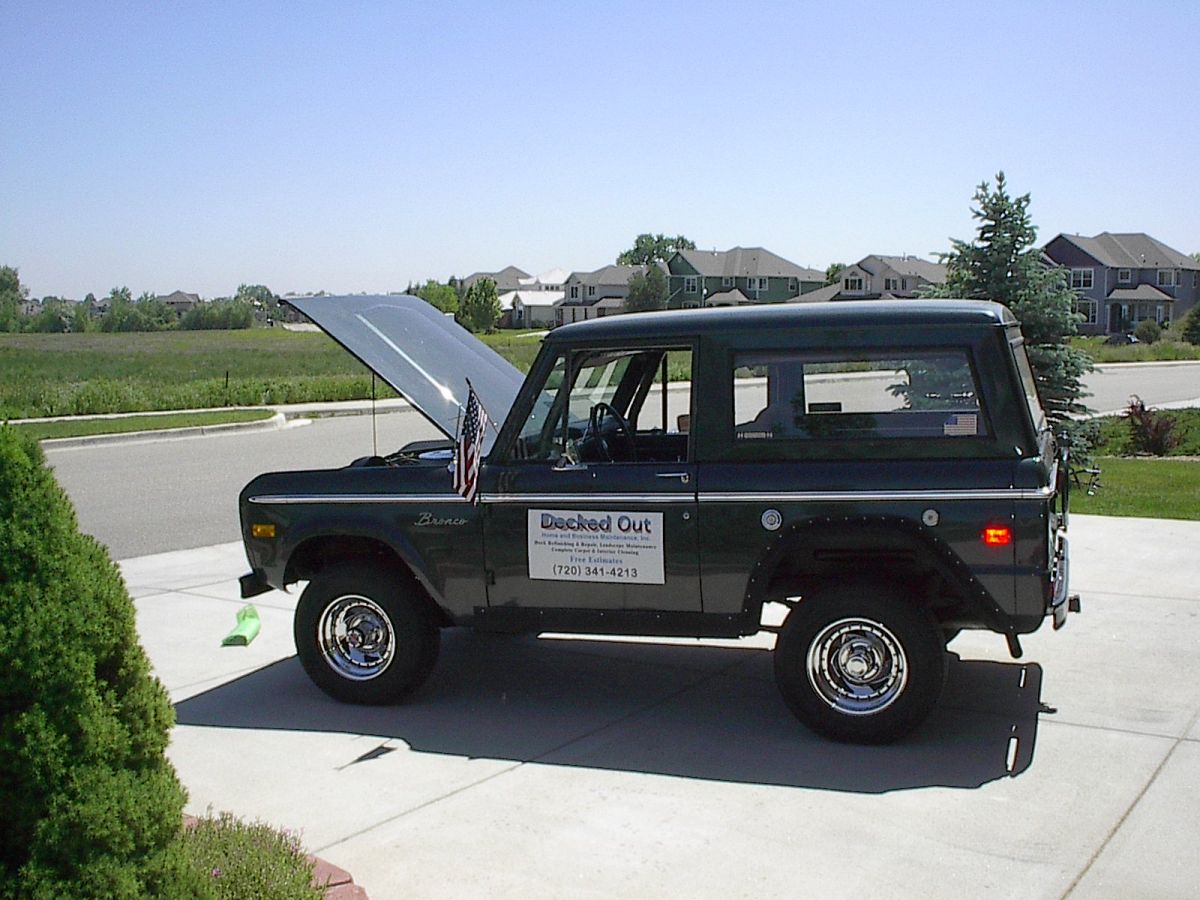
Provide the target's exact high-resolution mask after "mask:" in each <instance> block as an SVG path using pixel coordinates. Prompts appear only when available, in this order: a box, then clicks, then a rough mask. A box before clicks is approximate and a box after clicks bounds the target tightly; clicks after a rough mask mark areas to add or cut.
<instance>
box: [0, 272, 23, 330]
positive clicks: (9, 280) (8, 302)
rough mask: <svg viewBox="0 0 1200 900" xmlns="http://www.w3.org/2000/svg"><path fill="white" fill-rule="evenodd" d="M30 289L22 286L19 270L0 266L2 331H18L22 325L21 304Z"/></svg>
mask: <svg viewBox="0 0 1200 900" xmlns="http://www.w3.org/2000/svg"><path fill="white" fill-rule="evenodd" d="M28 296H29V288H27V287H25V286H23V285H22V284H21V278H20V276H19V275H18V274H17V270H16V269H15V268H13V267H12V266H0V331H17V330H19V328H20V323H21V303H22V302H23V301H24V300H25V298H26V297H28Z"/></svg>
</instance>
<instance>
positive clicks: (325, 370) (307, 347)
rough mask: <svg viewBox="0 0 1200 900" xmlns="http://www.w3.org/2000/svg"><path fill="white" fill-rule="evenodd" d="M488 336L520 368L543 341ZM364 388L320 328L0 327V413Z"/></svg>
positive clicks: (276, 399)
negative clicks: (71, 330)
mask: <svg viewBox="0 0 1200 900" xmlns="http://www.w3.org/2000/svg"><path fill="white" fill-rule="evenodd" d="M487 342H488V343H489V344H491V345H492V346H493V347H495V349H496V350H497V351H498V352H500V353H501V354H502V355H504V356H506V357H507V358H509V359H510V360H512V362H513V363H514V364H515V365H516V366H517V367H518V368H520V369H522V370H527V369H528V368H529V365H530V364H531V363H532V361H533V357H534V356H535V355H536V354H537V351H538V348H539V347H540V345H541V342H540V341H539V340H538V339H537V337H536V336H530V337H522V336H521V333H519V332H512V333H508V332H506V333H502V334H498V335H489V336H488V337H487ZM376 390H377V396H379V397H388V396H393V395H394V394H393V392H392V391H391V389H390V388H388V387H387V385H385V384H383V383H382V382H379V383H377V386H376ZM370 396H371V373H370V371H369V370H368V369H367V368H366V367H364V366H363V365H362V364H361V363H359V362H358V361H357V360H356V359H354V357H352V356H351V355H350V354H349V353H347V352H346V351H345V350H343V349H342V348H341V347H340V346H338V345H337V344H335V343H334V342H333V341H332V340H331V339H330V338H328V337H326V336H325V335H324V334H320V333H317V332H294V331H286V330H284V329H282V328H278V329H276V328H255V329H248V330H244V331H187V332H183V331H178V332H158V333H135V334H100V333H89V334H0V419H5V418H13V419H18V418H27V417H32V416H64V415H88V414H94V413H112V412H145V411H150V410H168V409H203V408H207V407H215V406H262V405H265V404H272V403H307V402H313V401H321V400H361V399H366V398H368V397H370Z"/></svg>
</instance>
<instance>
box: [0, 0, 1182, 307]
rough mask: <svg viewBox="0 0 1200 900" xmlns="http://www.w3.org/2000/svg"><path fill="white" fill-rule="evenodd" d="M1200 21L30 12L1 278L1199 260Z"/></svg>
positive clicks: (685, 10) (8, 33)
mask: <svg viewBox="0 0 1200 900" xmlns="http://www.w3.org/2000/svg"><path fill="white" fill-rule="evenodd" d="M1198 39H1200V4H1194V3H1184V2H1178V3H1144V4H1128V3H1122V4H1116V3H1076V2H1062V3H1023V2H1018V3H986V4H985V3H972V2H969V0H959V2H954V3H933V2H928V3H926V2H908V3H888V2H883V3H853V2H845V3H837V4H834V3H753V2H750V3H741V4H737V5H728V6H726V5H715V4H705V3H699V2H692V3H670V2H659V3H653V4H644V3H627V2H612V3H606V4H585V3H510V4H495V5H493V4H486V3H470V2H467V3H460V4H444V3H379V4H375V3H330V4H320V3H287V4H269V3H253V2H243V3H220V2H213V3H203V4H191V3H148V4H139V3H113V4H94V5H93V4H54V3H41V2H39V3H24V4H17V3H11V4H7V5H6V8H5V13H4V27H3V29H0V54H2V57H0V58H3V60H4V74H3V76H2V77H0V121H3V123H4V126H3V128H2V129H0V264H6V265H14V266H17V267H19V269H20V272H21V278H22V281H23V282H24V283H25V284H27V285H28V286H29V287H30V288H31V290H32V292H33V294H34V296H41V295H44V294H59V295H66V296H71V297H82V296H83V295H84V294H86V293H87V292H88V291H92V292H94V293H96V294H98V295H99V294H103V293H106V292H107V291H108V290H109V288H111V287H113V286H114V285H128V286H129V287H130V288H131V289H132V290H133V292H134V294H135V295H136V294H139V293H141V292H142V291H144V290H148V291H152V292H156V293H166V292H169V291H172V290H175V289H177V288H178V289H183V290H188V291H197V292H199V293H201V294H202V295H203V296H206V297H211V296H221V295H228V294H231V293H232V292H233V291H234V290H235V289H236V287H237V285H238V284H239V283H241V282H249V283H264V284H267V285H268V286H270V287H271V289H272V290H274V291H276V292H277V293H284V292H287V291H316V290H327V291H330V292H357V291H372V292H374V291H388V290H399V289H402V288H403V287H404V286H405V285H406V284H407V283H408V282H409V281H410V280H414V281H415V280H423V279H425V278H437V279H439V280H444V279H445V278H447V277H448V276H449V275H451V274H457V275H460V276H462V275H466V274H469V273H470V272H471V271H474V270H480V269H495V268H499V267H502V266H504V265H507V264H510V263H512V264H515V265H518V266H521V267H522V268H524V269H526V270H528V271H530V272H538V271H542V270H545V269H549V268H551V267H555V266H563V267H565V268H568V269H593V268H596V267H599V266H601V265H603V264H605V263H607V262H611V261H612V260H613V258H614V257H615V256H616V254H617V253H618V252H620V251H621V250H622V249H624V248H626V247H628V246H629V245H630V244H632V241H633V238H634V236H635V235H636V234H638V233H639V232H644V231H652V232H659V231H662V232H666V233H669V234H675V233H683V234H685V235H687V236H688V237H690V238H691V239H693V240H694V241H696V242H697V244H698V245H699V246H700V247H704V248H708V247H716V248H726V247H730V246H734V245H742V246H753V245H762V246H765V247H767V248H769V249H771V250H773V251H775V252H776V253H779V254H781V255H782V256H784V257H787V258H789V259H791V260H793V261H795V262H797V263H800V264H802V265H810V266H814V267H817V268H824V267H825V266H826V265H827V264H829V263H830V262H834V261H840V262H853V261H855V260H857V259H859V258H861V257H862V256H864V255H866V254H868V253H904V252H907V253H917V254H922V255H926V256H929V255H931V254H933V253H934V252H936V251H940V250H944V249H946V248H947V246H948V242H949V238H950V237H962V238H969V237H970V236H971V235H972V233H973V223H972V220H971V217H970V199H971V194H972V193H973V190H974V187H975V185H977V184H978V183H979V182H980V181H982V180H984V179H988V178H990V177H991V176H992V175H994V174H995V172H996V171H998V170H1000V169H1003V170H1004V171H1005V173H1006V174H1007V176H1008V179H1009V183H1010V186H1011V187H1012V189H1013V190H1014V192H1016V193H1025V192H1029V193H1031V194H1032V197H1033V201H1032V206H1031V211H1032V213H1033V218H1034V222H1035V224H1036V225H1037V226H1038V228H1039V232H1040V237H1041V239H1042V240H1043V241H1044V240H1048V239H1049V238H1051V237H1053V236H1054V235H1055V234H1057V233H1058V232H1060V231H1068V232H1079V233H1083V234H1094V233H1096V232H1099V231H1104V230H1110V231H1146V232H1148V233H1150V234H1152V235H1154V236H1155V237H1157V238H1159V239H1160V240H1163V241H1165V242H1166V243H1167V244H1169V245H1171V246H1173V247H1175V248H1176V249H1178V250H1181V251H1183V252H1187V253H1190V252H1194V251H1197V250H1200V181H1198V179H1197V177H1196V175H1197V172H1196V169H1197V161H1198V160H1200V115H1197V111H1198V110H1200V90H1198V88H1200V75H1198V74H1197V73H1198V72H1200V67H1198V66H1197V63H1196V59H1197V56H1196V53H1197V49H1196V48H1197V44H1198Z"/></svg>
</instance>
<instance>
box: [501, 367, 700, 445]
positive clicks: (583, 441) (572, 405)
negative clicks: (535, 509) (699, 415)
mask: <svg viewBox="0 0 1200 900" xmlns="http://www.w3.org/2000/svg"><path fill="white" fill-rule="evenodd" d="M691 365H692V353H691V350H690V349H687V348H679V349H674V348H654V349H649V350H647V349H642V348H639V349H636V350H632V349H631V350H621V349H603V350H590V351H581V352H575V353H570V352H564V353H563V354H562V355H560V356H559V357H558V358H557V359H555V361H554V365H553V368H552V369H551V370H550V373H549V375H548V376H547V378H546V381H545V383H544V385H543V387H542V389H541V391H540V392H539V393H538V397H537V400H536V401H535V403H534V406H533V409H532V410H531V412H530V414H529V416H528V418H527V419H526V421H525V425H524V427H523V428H522V429H521V433H520V436H519V437H518V439H517V445H516V448H515V450H514V452H513V456H514V458H515V459H517V460H525V461H543V462H546V461H550V462H556V463H557V462H559V461H561V460H562V459H563V457H564V456H565V457H567V458H568V459H569V460H572V461H576V462H581V463H615V462H677V461H678V462H682V461H685V460H687V459H688V453H689V436H688V432H689V425H690V421H691Z"/></svg>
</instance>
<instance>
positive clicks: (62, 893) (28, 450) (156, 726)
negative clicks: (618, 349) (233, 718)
mask: <svg viewBox="0 0 1200 900" xmlns="http://www.w3.org/2000/svg"><path fill="white" fill-rule="evenodd" d="M0 586H2V587H3V589H2V590H0V759H2V760H3V765H2V766H0V810H2V811H3V813H2V815H3V828H0V896H2V897H18V896H19V897H34V898H39V897H143V896H171V897H174V896H194V895H195V894H196V892H197V890H202V889H203V884H202V882H200V881H198V880H197V879H196V877H195V876H194V874H193V873H192V872H191V870H190V869H188V868H187V864H186V860H185V859H184V856H183V853H182V847H181V845H180V844H179V842H178V836H179V833H180V829H181V823H182V809H183V802H184V791H183V788H182V786H181V785H180V784H179V781H178V779H177V778H176V776H175V772H174V770H173V769H172V768H171V766H170V764H169V763H168V762H167V760H166V758H165V756H164V755H163V751H164V750H165V748H166V745H167V737H168V731H169V729H170V727H171V724H172V710H171V705H170V703H169V701H168V699H167V695H166V692H165V691H164V689H163V687H162V685H161V684H160V683H159V682H158V681H157V680H155V679H154V678H153V677H152V676H151V675H150V671H149V663H148V661H147V659H146V655H145V653H144V652H143V650H142V649H141V647H140V645H139V644H138V641H137V634H136V631H135V628H134V609H133V603H132V601H131V600H130V598H129V594H128V592H127V591H126V589H125V585H124V583H123V582H122V580H121V576H120V573H119V572H118V571H117V568H116V566H114V565H113V563H112V561H111V560H110V559H109V557H108V554H107V553H106V552H105V550H104V549H103V548H102V547H101V546H100V545H99V544H98V543H96V541H95V540H94V539H92V538H90V537H85V536H84V535H82V534H80V533H79V529H78V527H77V526H76V522H75V514H74V511H73V510H72V508H71V505H70V502H69V501H68V500H67V498H66V495H65V494H64V493H63V491H62V489H61V488H59V487H58V485H57V484H56V483H55V481H54V478H53V476H52V475H51V474H50V471H49V469H47V468H46V466H45V462H44V459H43V457H42V453H41V450H40V449H39V448H38V446H37V445H36V444H35V443H33V442H32V441H30V440H28V439H27V438H25V437H23V436H21V435H19V434H18V433H17V431H16V430H15V429H13V428H11V427H9V426H0Z"/></svg>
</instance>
